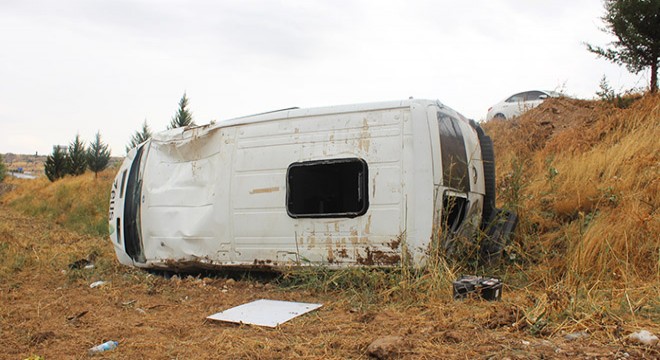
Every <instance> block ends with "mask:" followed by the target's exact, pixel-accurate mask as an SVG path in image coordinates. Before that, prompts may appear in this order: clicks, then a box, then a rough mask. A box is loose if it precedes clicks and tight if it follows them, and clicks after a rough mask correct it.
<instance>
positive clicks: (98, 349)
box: [88, 341, 119, 355]
mask: <svg viewBox="0 0 660 360" xmlns="http://www.w3.org/2000/svg"><path fill="white" fill-rule="evenodd" d="M117 346H119V343H118V342H116V341H106V342H104V343H103V344H101V345H96V346H94V347H93V348H90V349H89V351H88V352H89V355H94V354H98V353H102V352H104V351H110V350H114V349H116V348H117Z"/></svg>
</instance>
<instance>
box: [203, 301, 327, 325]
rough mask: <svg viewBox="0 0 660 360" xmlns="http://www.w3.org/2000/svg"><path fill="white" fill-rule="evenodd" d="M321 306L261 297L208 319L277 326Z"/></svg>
mask: <svg viewBox="0 0 660 360" xmlns="http://www.w3.org/2000/svg"><path fill="white" fill-rule="evenodd" d="M321 306H323V304H309V303H300V302H292V301H279V300H266V299H261V300H255V301H253V302H251V303H247V304H243V305H239V306H236V307H233V308H231V309H227V310H225V311H221V312H219V313H216V314H213V315H210V316H208V317H207V319H210V320H218V321H227V322H232V323H238V324H252V325H259V326H268V327H276V326H277V325H280V324H284V323H285V322H287V321H289V320H291V319H293V318H294V317H296V316H300V315H302V314H305V313H308V312H310V311H312V310H316V309H318V308H320V307H321Z"/></svg>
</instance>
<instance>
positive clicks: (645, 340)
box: [628, 330, 658, 346]
mask: <svg viewBox="0 0 660 360" xmlns="http://www.w3.org/2000/svg"><path fill="white" fill-rule="evenodd" d="M628 339H629V340H631V341H633V342H636V343H639V344H642V345H648V346H655V345H656V344H657V343H658V337H657V336H655V335H653V333H651V332H650V331H648V330H640V331H637V332H634V333H632V334H630V335H628Z"/></svg>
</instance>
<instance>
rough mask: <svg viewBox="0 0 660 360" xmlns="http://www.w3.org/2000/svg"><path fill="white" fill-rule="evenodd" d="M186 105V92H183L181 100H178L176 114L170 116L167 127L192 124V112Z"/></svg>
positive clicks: (174, 127) (173, 127) (193, 123)
mask: <svg viewBox="0 0 660 360" xmlns="http://www.w3.org/2000/svg"><path fill="white" fill-rule="evenodd" d="M187 107H188V97H187V96H186V93H185V92H184V93H183V96H182V97H181V100H179V110H177V112H176V115H174V116H173V117H172V120H171V121H170V125H169V126H168V127H167V128H168V129H176V128H179V127H183V126H194V125H195V122H194V121H193V118H192V113H191V112H190V111H189V110H188V109H187Z"/></svg>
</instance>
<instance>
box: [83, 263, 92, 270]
mask: <svg viewBox="0 0 660 360" xmlns="http://www.w3.org/2000/svg"><path fill="white" fill-rule="evenodd" d="M93 268H94V264H87V265H85V267H84V269H93Z"/></svg>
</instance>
